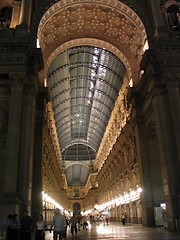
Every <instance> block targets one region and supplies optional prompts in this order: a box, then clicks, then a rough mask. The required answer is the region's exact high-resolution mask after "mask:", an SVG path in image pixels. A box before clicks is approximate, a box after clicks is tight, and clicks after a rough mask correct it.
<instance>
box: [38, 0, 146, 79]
mask: <svg viewBox="0 0 180 240" xmlns="http://www.w3.org/2000/svg"><path fill="white" fill-rule="evenodd" d="M37 35H38V39H39V42H40V46H41V48H42V51H43V56H44V62H45V63H46V62H47V64H46V69H47V66H48V64H49V63H50V62H51V61H52V58H53V57H55V55H57V54H58V53H59V52H61V51H63V50H64V49H65V48H66V49H67V48H68V47H72V46H77V45H78V44H79V45H81V44H83V45H84V44H86V45H87V44H90V45H91V44H94V45H98V47H107V49H108V50H109V51H112V52H113V53H114V54H116V55H117V56H118V57H119V58H120V59H121V61H122V62H123V63H124V64H125V66H126V67H127V69H128V72H132V71H130V66H131V68H133V73H134V75H135V77H134V78H136V79H137V77H138V71H139V70H138V66H139V63H140V60H141V57H142V54H143V53H144V50H143V47H144V44H145V42H146V39H147V37H146V32H145V28H144V25H143V22H142V21H141V19H140V18H139V17H138V15H137V14H136V13H135V12H134V11H133V10H132V9H131V8H130V7H128V6H127V5H125V4H124V3H122V2H119V1H106V2H105V3H104V1H96V0H93V1H82V0H75V1H59V2H57V3H55V4H54V5H52V6H51V7H50V8H49V9H48V10H47V11H46V13H45V14H44V15H43V17H42V19H41V21H40V23H39V27H38V34H37ZM86 36H87V37H86ZM82 38H83V39H82ZM81 39H82V40H81ZM71 40H72V41H71ZM85 41H86V42H85ZM117 49H119V50H117ZM120 52H121V53H120ZM128 62H129V64H128Z"/></svg>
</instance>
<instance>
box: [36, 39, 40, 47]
mask: <svg viewBox="0 0 180 240" xmlns="http://www.w3.org/2000/svg"><path fill="white" fill-rule="evenodd" d="M36 47H37V48H40V44H39V39H38V38H37V40H36Z"/></svg>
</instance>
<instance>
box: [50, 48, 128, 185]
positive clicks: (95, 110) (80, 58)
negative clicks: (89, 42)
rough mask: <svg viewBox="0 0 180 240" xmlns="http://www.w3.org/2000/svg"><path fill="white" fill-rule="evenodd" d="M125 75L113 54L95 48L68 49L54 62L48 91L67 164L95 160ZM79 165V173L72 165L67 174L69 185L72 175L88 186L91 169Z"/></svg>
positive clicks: (81, 183)
mask: <svg viewBox="0 0 180 240" xmlns="http://www.w3.org/2000/svg"><path fill="white" fill-rule="evenodd" d="M125 74H126V68H125V66H124V64H123V63H122V62H121V61H120V60H119V59H118V58H117V57H116V56H115V55H114V54H112V53H111V52H109V51H107V50H106V49H104V48H98V47H94V46H77V47H72V48H69V49H67V50H65V51H64V52H62V53H60V54H59V55H57V56H56V58H55V59H54V60H53V61H52V63H51V64H50V66H49V69H48V88H49V92H50V98H51V101H52V106H53V112H54V118H55V123H56V128H57V132H58V137H59V143H60V149H61V153H62V159H63V161H64V162H65V161H72V162H73V163H75V162H76V163H77V164H76V165H77V166H79V168H82V164H80V162H81V161H92V160H94V159H95V157H96V153H97V151H98V148H99V146H100V143H101V140H102V138H103V135H104V132H105V130H106V126H107V124H108V121H109V118H110V116H111V112H112V110H113V108H114V104H115V102H116V100H117V97H118V93H119V90H120V88H121V85H122V82H123V79H124V76H125ZM77 166H75V167H74V171H75V172H76V174H75V172H74V173H73V165H72V166H71V170H70V169H69V170H67V171H66V173H67V174H66V177H67V182H68V184H69V185H73V177H72V175H76V176H74V182H76V184H75V185H77V183H78V182H79V185H85V183H86V180H87V177H88V175H89V170H88V169H84V166H83V171H80V170H77ZM81 170H82V169H81ZM80 172H82V173H80ZM68 179H69V180H68ZM78 179H79V180H78Z"/></svg>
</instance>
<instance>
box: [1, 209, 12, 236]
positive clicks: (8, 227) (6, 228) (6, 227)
mask: <svg viewBox="0 0 180 240" xmlns="http://www.w3.org/2000/svg"><path fill="white" fill-rule="evenodd" d="M1 231H2V233H1V236H4V232H5V234H6V240H13V235H12V231H13V215H12V214H8V216H7V219H6V220H5V222H4V223H3V224H2V229H1Z"/></svg>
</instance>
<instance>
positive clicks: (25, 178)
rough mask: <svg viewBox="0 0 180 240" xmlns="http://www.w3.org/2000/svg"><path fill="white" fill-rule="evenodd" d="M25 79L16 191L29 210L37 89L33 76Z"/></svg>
mask: <svg viewBox="0 0 180 240" xmlns="http://www.w3.org/2000/svg"><path fill="white" fill-rule="evenodd" d="M31 78H32V79H31ZM25 81H26V83H25V85H24V89H23V105H22V125H21V142H20V162H19V177H18V192H19V195H20V198H21V201H22V207H23V208H26V209H28V210H29V212H30V211H31V197H32V171H33V151H34V149H33V147H34V125H35V100H36V99H35V97H36V91H37V89H36V85H35V82H34V79H33V76H30V77H29V78H28V77H27V79H26V80H25ZM28 82H30V83H28ZM22 182H23V185H22Z"/></svg>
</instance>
